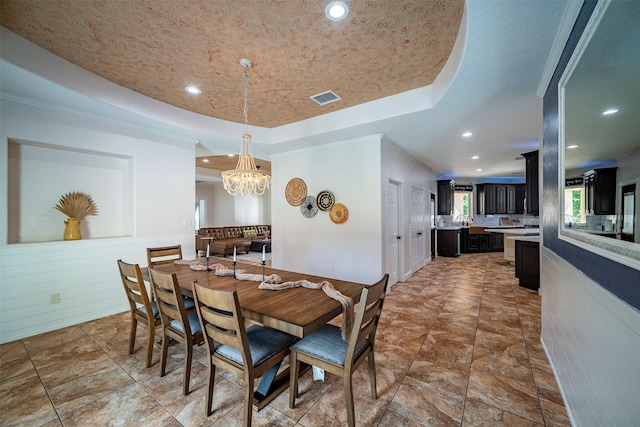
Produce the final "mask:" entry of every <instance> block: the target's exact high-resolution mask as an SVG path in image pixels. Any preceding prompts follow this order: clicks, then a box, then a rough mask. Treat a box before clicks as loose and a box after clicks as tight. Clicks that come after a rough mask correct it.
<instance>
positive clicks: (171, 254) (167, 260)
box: [147, 245, 182, 267]
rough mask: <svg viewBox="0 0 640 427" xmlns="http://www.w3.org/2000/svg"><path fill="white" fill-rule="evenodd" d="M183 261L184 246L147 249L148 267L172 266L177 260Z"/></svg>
mask: <svg viewBox="0 0 640 427" xmlns="http://www.w3.org/2000/svg"><path fill="white" fill-rule="evenodd" d="M179 259H182V245H173V246H161V247H157V248H147V266H148V267H154V266H156V265H162V264H171V263H173V262H174V261H175V260H179Z"/></svg>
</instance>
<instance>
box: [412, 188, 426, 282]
mask: <svg viewBox="0 0 640 427" xmlns="http://www.w3.org/2000/svg"><path fill="white" fill-rule="evenodd" d="M426 213H427V206H426V200H425V198H424V190H423V189H421V188H416V187H411V271H418V270H420V269H421V268H422V267H423V266H424V264H425V251H426V238H425V234H424V233H425V221H426Z"/></svg>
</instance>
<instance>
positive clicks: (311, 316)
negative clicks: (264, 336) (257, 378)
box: [143, 261, 365, 410]
mask: <svg viewBox="0 0 640 427" xmlns="http://www.w3.org/2000/svg"><path fill="white" fill-rule="evenodd" d="M216 263H220V264H222V265H224V266H226V267H228V268H230V269H233V263H232V262H231V261H216ZM213 267H214V264H213V263H212V264H210V268H212V270H211V271H203V270H194V269H191V267H190V266H189V265H185V264H164V265H159V266H156V267H153V268H154V269H156V270H158V271H162V272H165V273H172V274H173V273H175V275H176V278H177V280H178V284H179V285H180V289H181V291H182V293H183V295H186V296H190V297H193V282H194V281H195V282H197V283H198V284H199V285H202V286H206V287H208V288H212V289H226V290H235V291H236V292H237V294H238V301H239V303H240V308H241V310H242V314H243V316H244V317H245V320H247V321H248V323H258V324H260V325H263V326H266V327H269V328H273V329H277V330H280V331H282V332H286V333H288V334H291V335H294V336H296V337H299V338H302V337H304V336H306V335H308V334H309V333H311V332H313V331H315V330H316V329H318V328H320V327H321V326H323V325H324V324H326V323H327V322H329V321H330V320H332V319H333V318H335V317H336V316H338V315H340V314H341V313H342V305H341V304H340V303H339V302H338V301H336V300H334V299H332V298H329V297H328V296H327V295H326V294H325V293H324V292H323V291H322V290H321V289H308V288H303V287H296V288H290V289H282V290H264V289H259V288H258V285H259V284H260V282H258V281H250V280H238V279H236V278H234V277H232V276H217V275H216V274H215V271H214V269H213ZM235 268H236V272H240V271H244V272H246V273H251V274H258V275H263V274H264V275H265V276H269V275H271V274H274V273H275V274H277V275H278V276H280V278H281V279H282V281H283V282H290V281H299V280H302V279H305V280H308V281H310V282H313V283H321V282H323V281H325V280H326V281H328V282H330V283H331V284H332V285H333V286H334V287H335V288H336V289H337V290H338V291H340V292H341V293H342V294H343V295H346V296H348V297H351V298H352V299H353V302H354V303H357V302H358V301H359V300H360V294H361V292H362V289H363V287H364V286H365V285H363V284H360V283H355V282H348V281H344V280H336V279H329V278H325V277H319V276H313V275H309V274H305V273H297V272H292V271H286V270H277V269H272V268H269V267H264V266H255V265H250V264H243V263H241V262H238V263H237V264H236V266H235ZM143 271H144V273H143V274H144V275H145V276H146V277H148V274H147V271H146V269H143ZM279 367H280V365H277V366H276V367H274V368H273V369H272V370H271V371H270V372H267V373H265V375H264V376H263V377H262V379H261V382H260V384H259V386H258V388H257V391H256V392H255V393H254V406H255V407H256V408H257V409H258V410H260V409H262V408H263V407H264V406H265V405H266V404H267V403H269V402H270V401H271V400H273V399H274V398H275V397H276V396H277V395H278V394H279V393H280V392H282V390H284V389H286V388H287V386H288V376H289V372H288V369H287V370H285V371H283V372H281V373H277V371H278V369H279Z"/></svg>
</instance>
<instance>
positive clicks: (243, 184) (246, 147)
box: [222, 59, 271, 196]
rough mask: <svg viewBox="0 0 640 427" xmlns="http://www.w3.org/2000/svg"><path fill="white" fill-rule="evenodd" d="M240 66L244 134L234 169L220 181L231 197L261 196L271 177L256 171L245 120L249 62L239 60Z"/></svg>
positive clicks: (223, 173)
mask: <svg viewBox="0 0 640 427" xmlns="http://www.w3.org/2000/svg"><path fill="white" fill-rule="evenodd" d="M240 65H242V67H243V68H244V134H243V135H242V143H241V145H240V155H239V158H238V164H237V165H236V168H235V169H233V170H228V171H224V172H222V180H223V183H224V189H225V190H227V193H229V194H231V195H232V196H238V195H240V196H242V195H245V194H248V195H251V196H261V195H262V194H264V192H265V191H266V190H267V189H268V188H269V180H270V179H271V175H270V174H269V172H261V171H260V170H258V168H257V167H256V162H255V160H254V159H253V154H252V151H251V135H249V132H248V127H249V124H248V119H247V93H248V81H249V77H248V69H249V68H250V67H251V60H249V59H241V60H240Z"/></svg>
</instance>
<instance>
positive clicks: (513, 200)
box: [478, 184, 525, 215]
mask: <svg viewBox="0 0 640 427" xmlns="http://www.w3.org/2000/svg"><path fill="white" fill-rule="evenodd" d="M524 194H525V189H524V185H521V184H515V185H501V184H484V185H483V188H482V202H484V203H483V206H484V208H483V209H482V211H481V209H480V203H481V200H480V191H478V213H479V214H487V215H493V214H522V213H524Z"/></svg>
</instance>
